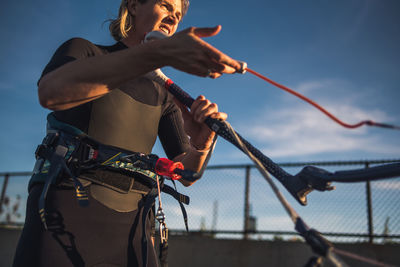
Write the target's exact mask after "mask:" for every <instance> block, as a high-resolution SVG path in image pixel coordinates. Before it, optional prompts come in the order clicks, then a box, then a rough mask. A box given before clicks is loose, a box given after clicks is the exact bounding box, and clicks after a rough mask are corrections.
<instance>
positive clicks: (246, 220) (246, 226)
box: [243, 165, 250, 239]
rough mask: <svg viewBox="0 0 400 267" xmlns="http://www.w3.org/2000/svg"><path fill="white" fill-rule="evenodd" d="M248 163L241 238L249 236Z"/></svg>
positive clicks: (248, 166)
mask: <svg viewBox="0 0 400 267" xmlns="http://www.w3.org/2000/svg"><path fill="white" fill-rule="evenodd" d="M249 194H250V165H247V166H246V181H245V187H244V229H243V232H244V235H243V239H248V238H249V219H250V200H249V198H250V197H249Z"/></svg>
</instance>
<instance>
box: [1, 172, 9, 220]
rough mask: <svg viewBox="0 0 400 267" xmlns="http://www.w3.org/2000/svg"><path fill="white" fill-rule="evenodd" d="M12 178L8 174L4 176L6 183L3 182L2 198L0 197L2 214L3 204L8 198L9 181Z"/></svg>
mask: <svg viewBox="0 0 400 267" xmlns="http://www.w3.org/2000/svg"><path fill="white" fill-rule="evenodd" d="M9 178H10V175H9V174H8V173H6V174H5V175H4V182H3V188H2V189H1V196H0V213H2V212H3V202H4V199H5V197H6V189H7V185H8V179H9Z"/></svg>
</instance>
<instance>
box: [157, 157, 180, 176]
mask: <svg viewBox="0 0 400 267" xmlns="http://www.w3.org/2000/svg"><path fill="white" fill-rule="evenodd" d="M175 169H181V170H183V169H184V166H183V164H182V163H181V162H174V161H172V160H169V159H166V158H159V159H158V160H157V162H156V168H155V171H156V173H157V174H158V175H163V176H168V177H171V179H172V180H179V179H181V176H180V175H179V174H176V173H175V172H174V170H175Z"/></svg>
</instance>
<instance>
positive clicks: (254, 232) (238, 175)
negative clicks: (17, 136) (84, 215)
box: [0, 160, 400, 243]
mask: <svg viewBox="0 0 400 267" xmlns="http://www.w3.org/2000/svg"><path fill="white" fill-rule="evenodd" d="M399 161H400V160H390V161H389V160H385V161H351V162H350V161H347V162H309V163H285V164H281V166H282V167H283V168H285V170H287V171H288V172H289V173H292V174H295V173H298V172H299V171H300V170H301V169H302V168H303V167H304V166H305V165H313V166H323V168H325V169H327V170H330V171H334V170H345V169H355V168H365V167H368V166H373V165H375V164H384V163H390V162H399ZM29 175H30V173H29V172H28V173H26V172H25V173H8V174H6V173H0V183H1V184H2V185H3V187H2V191H1V192H2V194H1V208H2V212H1V214H0V222H1V223H3V224H4V223H6V224H14V225H22V224H23V221H24V213H25V205H26V198H27V184H28V180H29ZM274 181H276V180H274ZM167 183H169V182H168V181H167ZM276 184H277V185H278V187H279V189H280V191H281V192H282V193H283V195H284V196H285V197H286V198H287V199H288V201H289V203H290V204H291V205H292V206H293V207H294V209H295V210H296V211H297V212H298V213H299V214H300V216H301V217H302V218H303V219H304V220H305V222H306V223H307V224H308V225H309V226H311V227H312V228H315V229H317V230H318V231H320V232H322V233H323V234H324V235H325V236H326V237H327V239H329V240H330V241H333V242H371V243H372V242H373V243H400V206H399V205H398V203H400V194H399V193H400V177H398V178H394V179H387V180H381V181H373V182H361V183H346V184H344V183H335V184H334V185H335V186H336V190H334V191H330V192H318V191H313V192H311V193H310V194H309V195H308V205H307V206H301V205H300V204H298V203H297V201H296V200H294V199H293V197H292V196H291V195H290V194H289V193H287V192H286V190H285V189H284V188H283V187H282V186H281V185H280V183H279V182H276ZM178 191H180V192H181V193H183V194H186V195H188V196H190V200H191V201H190V202H191V203H190V205H189V206H186V210H187V213H188V217H189V228H190V231H191V232H192V233H193V234H201V235H212V236H215V237H217V238H218V237H221V238H237V239H239V238H248V239H262V240H266V239H269V240H280V239H284V240H296V239H299V236H298V235H297V234H296V233H295V231H294V226H293V223H292V221H291V220H290V218H289V216H288V215H287V214H286V212H285V210H284V209H283V207H282V206H281V204H280V203H279V201H278V200H277V198H276V197H275V195H274V194H273V192H272V190H271V189H270V188H269V185H268V183H267V182H266V181H265V179H264V178H263V177H262V176H261V175H260V174H259V173H258V171H257V169H256V168H255V167H254V166H251V165H229V166H210V167H208V168H207V170H206V171H205V173H204V176H203V178H202V179H201V180H199V181H197V182H196V183H195V184H194V185H193V186H191V187H187V188H185V187H183V186H180V185H178ZM162 202H163V208H164V211H165V213H166V223H167V226H168V228H169V229H170V232H171V233H172V234H181V233H184V232H185V230H184V222H183V217H182V213H181V209H180V207H179V205H178V203H177V202H176V200H174V199H173V198H172V197H170V196H168V195H165V194H164V195H163V196H162Z"/></svg>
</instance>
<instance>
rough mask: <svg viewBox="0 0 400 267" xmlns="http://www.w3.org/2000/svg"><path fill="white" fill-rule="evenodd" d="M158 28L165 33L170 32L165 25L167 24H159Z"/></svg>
mask: <svg viewBox="0 0 400 267" xmlns="http://www.w3.org/2000/svg"><path fill="white" fill-rule="evenodd" d="M160 30H161V31H162V32H164V33H166V34H167V35H169V34H170V32H171V31H170V29H169V28H168V27H167V26H165V25H161V26H160Z"/></svg>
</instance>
